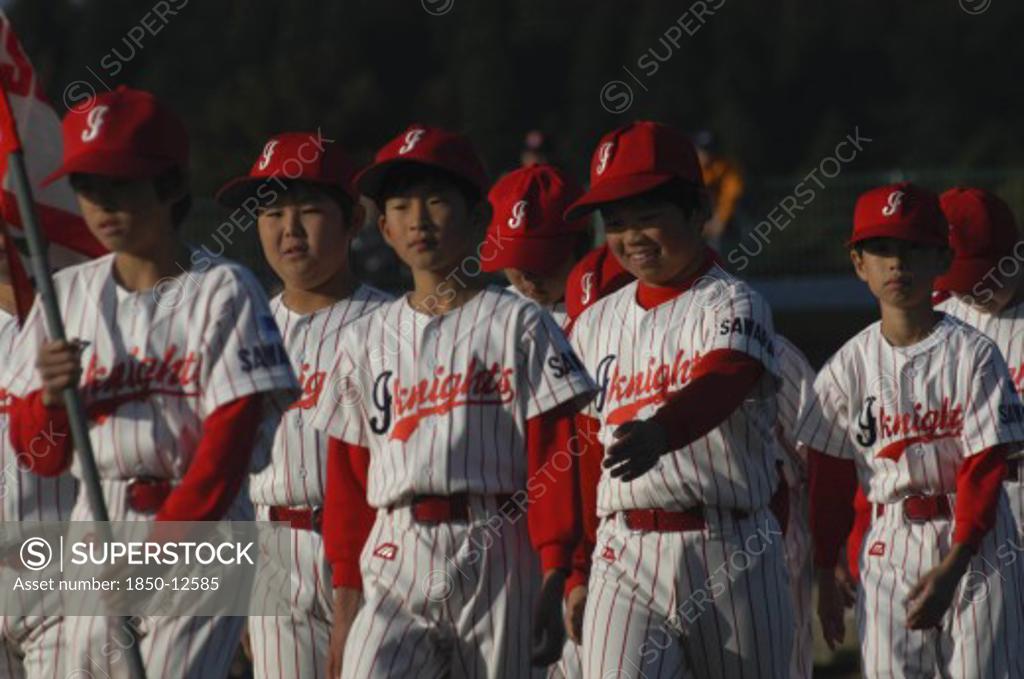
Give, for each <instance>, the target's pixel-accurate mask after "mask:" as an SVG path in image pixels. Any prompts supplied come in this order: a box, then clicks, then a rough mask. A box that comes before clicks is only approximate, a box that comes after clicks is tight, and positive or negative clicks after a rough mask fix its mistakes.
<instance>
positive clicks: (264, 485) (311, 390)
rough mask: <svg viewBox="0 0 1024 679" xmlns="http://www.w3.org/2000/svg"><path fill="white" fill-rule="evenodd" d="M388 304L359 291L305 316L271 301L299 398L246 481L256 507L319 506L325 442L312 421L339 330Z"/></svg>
mask: <svg viewBox="0 0 1024 679" xmlns="http://www.w3.org/2000/svg"><path fill="white" fill-rule="evenodd" d="M391 299H392V297H391V295H389V294H387V293H385V292H381V291H380V290H377V289H376V288H373V287H370V286H368V285H360V286H359V287H358V288H356V290H355V291H353V293H352V295H351V296H350V297H347V298H346V299H343V300H341V301H339V302H337V303H335V304H332V305H331V306H329V307H326V308H324V309H319V310H317V311H315V312H313V313H309V314H299V313H296V312H294V311H292V310H291V309H289V308H288V307H287V306H286V305H285V303H284V302H283V301H282V299H281V295H278V296H276V297H274V299H272V300H271V301H270V310H271V312H272V313H273V314H274V320H275V321H277V325H278V327H279V328H280V329H281V334H282V336H283V338H284V347H285V350H286V351H287V352H288V356H289V358H290V359H291V362H292V368H293V369H294V370H295V374H296V375H298V378H299V386H300V387H301V389H302V394H301V395H300V396H299V399H298V400H297V401H295V402H293V403H292V404H291V405H289V406H288V410H287V411H286V412H285V414H284V415H283V416H282V417H281V424H280V426H279V427H278V429H277V433H275V434H274V447H273V452H272V453H271V460H270V465H269V466H267V467H266V468H265V469H263V470H262V471H260V472H259V473H258V474H254V475H253V476H252V478H251V479H250V481H249V495H250V496H251V497H252V501H253V502H254V503H256V504H260V505H271V506H285V507H316V506H319V505H321V504H323V499H324V483H325V482H326V478H327V466H326V465H327V462H326V460H327V458H326V454H327V438H326V436H325V435H324V434H323V432H321V431H320V430H318V429H316V428H314V427H313V426H312V425H311V423H310V421H311V418H310V415H311V414H312V413H313V411H314V409H315V408H316V405H317V403H318V401H319V399H320V394H321V392H322V391H323V388H324V385H325V384H326V381H327V370H328V368H330V366H331V364H332V363H333V362H334V359H335V356H337V353H338V346H339V345H338V341H339V338H340V333H341V329H342V328H343V327H344V326H345V325H347V324H349V323H351V322H352V321H354V320H356V319H357V318H360V317H361V316H364V315H366V314H367V313H369V312H371V311H373V310H374V309H376V308H377V307H379V306H380V305H381V304H384V303H386V302H388V301H390V300H391Z"/></svg>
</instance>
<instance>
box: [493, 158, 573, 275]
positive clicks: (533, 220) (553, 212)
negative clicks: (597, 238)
mask: <svg viewBox="0 0 1024 679" xmlns="http://www.w3.org/2000/svg"><path fill="white" fill-rule="evenodd" d="M582 193H583V191H582V190H581V189H580V187H579V185H578V184H577V183H576V182H575V181H574V180H573V179H572V177H570V176H569V175H567V174H566V173H564V172H562V171H561V170H559V169H558V168H556V167H554V166H552V165H545V164H540V165H531V166H529V167H524V168H520V169H518V170H513V171H512V172H509V173H508V174H506V175H505V176H504V177H502V178H501V179H499V180H498V181H497V182H495V184H494V186H493V187H492V188H491V191H490V194H488V200H489V201H490V203H491V215H492V217H491V223H490V225H489V226H488V228H487V237H486V238H485V239H484V241H483V243H481V244H480V261H481V263H482V264H481V268H483V270H484V271H500V270H501V269H520V270H523V271H529V272H531V273H535V274H538V275H541V276H545V275H549V274H551V273H553V272H554V271H555V270H557V269H558V268H559V267H560V266H563V265H564V264H565V263H566V260H567V259H568V258H569V256H570V255H571V254H572V251H573V248H574V247H576V244H577V242H578V241H579V236H580V234H581V233H583V232H584V231H586V228H587V222H586V220H582V219H577V220H574V221H570V220H567V219H565V217H564V216H563V215H564V213H565V208H567V207H568V206H569V205H570V204H571V203H572V202H573V201H574V200H576V199H577V198H579V197H580V195H581V194H582Z"/></svg>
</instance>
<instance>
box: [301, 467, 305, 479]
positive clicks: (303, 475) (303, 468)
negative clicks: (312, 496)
mask: <svg viewBox="0 0 1024 679" xmlns="http://www.w3.org/2000/svg"><path fill="white" fill-rule="evenodd" d="M299 478H301V479H304V478H306V468H305V467H299Z"/></svg>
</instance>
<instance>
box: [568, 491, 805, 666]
mask: <svg viewBox="0 0 1024 679" xmlns="http://www.w3.org/2000/svg"><path fill="white" fill-rule="evenodd" d="M708 519H709V520H708V524H709V525H708V528H707V529H706V530H701V531H687V532H681V533H656V532H650V533H638V532H635V531H630V530H628V529H627V528H626V527H625V526H624V525H622V524H621V523H620V521H619V520H618V519H617V518H611V519H605V520H604V521H602V523H601V527H600V528H599V529H598V540H597V549H596V550H595V552H594V560H593V565H592V570H591V574H590V592H589V596H588V599H587V608H586V613H585V615H584V620H583V635H584V643H583V646H582V649H581V653H582V655H583V676H585V677H588V678H601V679H604V678H605V677H615V678H616V679H656V678H658V677H665V678H668V677H680V676H683V675H684V673H688V674H689V675H690V676H693V677H701V678H702V679H704V678H707V679H733V678H734V677H751V678H758V677H771V678H772V679H783V678H784V677H788V676H789V667H790V662H791V652H790V651H791V647H792V635H793V623H792V611H791V609H790V599H789V595H788V588H787V583H786V569H785V563H784V561H783V558H782V531H781V529H780V527H779V525H778V523H777V522H776V521H775V517H774V516H773V515H772V514H771V512H770V511H768V510H765V509H762V510H758V511H757V512H755V513H754V514H752V515H751V516H750V517H748V518H746V519H743V520H741V521H736V520H734V519H733V518H732V517H731V516H729V515H728V514H726V513H719V512H715V511H711V512H709V514H708Z"/></svg>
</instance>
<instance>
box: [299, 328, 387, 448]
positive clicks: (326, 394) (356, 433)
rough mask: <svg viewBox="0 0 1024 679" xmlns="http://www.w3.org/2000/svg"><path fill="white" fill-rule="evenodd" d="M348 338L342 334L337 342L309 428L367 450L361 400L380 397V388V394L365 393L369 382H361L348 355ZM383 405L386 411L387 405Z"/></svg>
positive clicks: (365, 421)
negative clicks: (331, 364) (335, 356)
mask: <svg viewBox="0 0 1024 679" xmlns="http://www.w3.org/2000/svg"><path fill="white" fill-rule="evenodd" d="M348 335H349V333H347V332H344V331H343V333H342V336H341V338H340V339H339V345H340V348H339V350H338V355H337V358H336V359H335V361H334V365H333V366H332V367H331V369H330V371H328V373H327V382H326V383H325V386H324V390H323V393H322V394H321V396H320V398H319V399H318V400H317V404H316V408H315V409H314V410H313V419H312V425H313V426H314V427H315V428H317V429H319V430H320V431H322V432H325V433H326V434H327V435H328V436H330V437H331V438H336V439H339V440H341V441H344V442H346V443H349V444H351V445H354V446H363V447H367V448H368V447H369V445H370V440H369V435H368V432H367V430H366V428H367V424H369V423H368V421H367V418H366V411H365V409H364V408H363V398H365V397H367V396H368V397H370V398H376V397H377V396H380V397H381V398H383V397H384V391H383V389H382V390H381V393H380V394H367V393H366V392H367V388H368V387H369V386H370V383H369V381H368V380H366V379H365V377H366V375H364V374H363V373H364V372H365V371H363V370H360V369H359V367H358V366H357V365H356V363H355V361H354V360H353V359H352V356H351V355H350V354H349V351H348V348H347V347H348V346H349V343H350V342H351V338H350V337H348ZM383 405H384V406H385V408H386V409H389V408H390V405H391V404H389V403H385V404H383ZM371 426H372V424H371Z"/></svg>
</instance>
